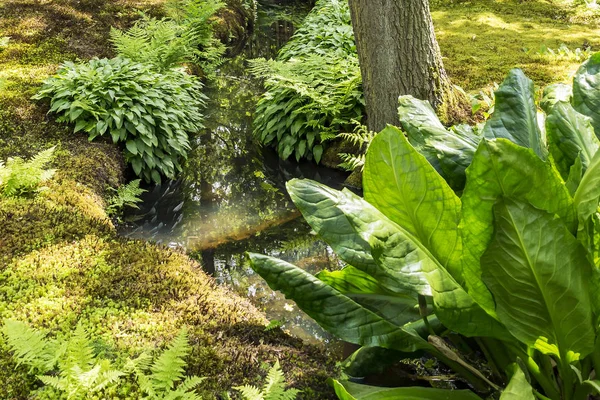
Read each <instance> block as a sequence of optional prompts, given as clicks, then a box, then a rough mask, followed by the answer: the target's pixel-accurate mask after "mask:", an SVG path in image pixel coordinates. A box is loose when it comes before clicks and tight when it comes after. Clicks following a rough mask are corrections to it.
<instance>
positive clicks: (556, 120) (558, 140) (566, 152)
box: [546, 102, 600, 180]
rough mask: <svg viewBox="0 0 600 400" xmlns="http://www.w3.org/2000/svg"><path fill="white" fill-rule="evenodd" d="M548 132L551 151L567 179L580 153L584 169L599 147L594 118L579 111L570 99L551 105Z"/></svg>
mask: <svg viewBox="0 0 600 400" xmlns="http://www.w3.org/2000/svg"><path fill="white" fill-rule="evenodd" d="M546 132H547V134H548V144H549V147H550V153H551V154H552V157H553V158H554V161H555V163H556V166H557V169H558V171H559V172H560V173H561V175H562V177H563V179H565V180H566V179H567V178H568V176H569V172H570V169H571V166H573V164H575V160H576V159H577V158H578V157H580V158H581V162H582V167H583V171H584V172H585V170H586V169H587V168H588V166H589V165H590V162H591V161H592V158H593V157H594V154H596V151H597V150H598V148H600V141H598V138H597V137H596V135H595V134H594V128H592V124H591V119H590V118H588V117H586V116H585V115H583V114H579V113H578V112H577V111H575V109H574V108H573V106H571V104H569V103H565V102H559V103H556V105H555V106H554V107H553V108H552V110H551V111H550V114H548V118H547V119H546Z"/></svg>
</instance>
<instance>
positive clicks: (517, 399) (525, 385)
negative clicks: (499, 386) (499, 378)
mask: <svg viewBox="0 0 600 400" xmlns="http://www.w3.org/2000/svg"><path fill="white" fill-rule="evenodd" d="M512 367H513V369H514V373H513V375H512V376H511V378H510V382H508V385H507V386H506V389H504V390H503V391H502V395H501V396H500V400H535V396H534V395H533V388H532V387H531V384H530V383H529V382H528V381H527V377H526V376H525V373H524V372H523V370H521V368H520V367H519V366H518V365H517V364H513V365H512Z"/></svg>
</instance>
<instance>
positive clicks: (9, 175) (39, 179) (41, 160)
mask: <svg viewBox="0 0 600 400" xmlns="http://www.w3.org/2000/svg"><path fill="white" fill-rule="evenodd" d="M55 149H56V147H51V148H49V149H47V150H44V151H41V152H39V153H38V154H37V155H35V156H34V157H33V158H32V159H31V160H29V161H25V160H24V159H22V158H20V157H14V158H9V159H8V160H7V162H6V165H4V164H3V163H2V162H1V161H0V194H1V195H2V196H4V197H15V196H27V195H31V194H33V193H35V192H38V191H40V190H43V189H44V188H43V187H42V186H41V185H42V184H43V183H44V182H46V181H48V180H49V179H50V178H52V176H54V173H55V172H56V170H55V169H49V168H47V166H48V164H49V163H50V162H51V161H52V158H53V157H54V150H55Z"/></svg>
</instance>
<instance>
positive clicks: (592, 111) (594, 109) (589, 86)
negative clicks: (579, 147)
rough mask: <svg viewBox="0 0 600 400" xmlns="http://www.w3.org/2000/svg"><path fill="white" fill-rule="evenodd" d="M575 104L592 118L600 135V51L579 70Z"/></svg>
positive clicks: (575, 83)
mask: <svg viewBox="0 0 600 400" xmlns="http://www.w3.org/2000/svg"><path fill="white" fill-rule="evenodd" d="M573 106H574V107H575V109H576V110H577V111H579V112H580V113H582V114H584V115H587V116H588V117H590V118H592V125H593V126H594V129H595V131H596V135H600V53H596V54H594V55H593V56H592V57H591V58H590V59H589V60H587V61H586V62H584V63H583V64H582V65H581V67H579V69H578V70H577V73H576V74H575V78H574V79H573Z"/></svg>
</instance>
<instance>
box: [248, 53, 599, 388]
mask: <svg viewBox="0 0 600 400" xmlns="http://www.w3.org/2000/svg"><path fill="white" fill-rule="evenodd" d="M599 66H600V55H595V56H594V57H592V58H591V59H590V60H589V61H587V62H586V63H585V64H584V65H583V66H582V67H581V68H580V70H579V71H578V73H577V76H576V77H575V84H574V87H573V90H572V92H573V94H572V95H571V94H570V91H569V90H566V89H565V88H564V87H559V88H556V87H555V88H550V89H548V90H547V91H546V93H545V97H544V101H543V102H542V104H543V105H544V108H545V109H546V111H547V113H548V117H547V118H546V122H545V127H544V128H545V129H542V127H540V125H539V122H538V121H540V118H538V115H537V114H538V111H537V109H536V105H535V103H534V100H533V99H534V96H533V84H532V83H531V81H530V80H529V79H528V78H527V77H525V75H524V74H523V73H522V72H521V71H519V70H513V71H511V73H510V75H509V77H508V78H507V80H506V81H505V82H504V83H503V84H502V85H501V86H500V88H499V90H498V92H497V93H496V107H495V111H494V114H493V115H492V117H491V118H490V119H489V120H488V121H487V123H486V125H485V126H484V127H483V129H482V130H481V135H479V134H476V133H475V132H476V131H469V130H467V129H465V130H462V133H461V134H456V133H452V132H450V131H448V130H446V129H445V128H444V126H443V125H441V124H440V123H439V121H438V120H437V118H436V117H435V114H434V113H433V112H432V111H431V108H430V107H429V106H428V105H427V104H426V103H423V102H421V101H419V100H415V99H411V98H408V97H402V98H401V99H400V110H399V111H400V116H401V121H402V126H403V128H404V130H405V131H406V136H405V134H404V133H403V132H402V131H401V130H400V129H398V128H396V127H392V126H388V127H387V128H386V129H384V130H383V131H382V132H381V133H379V134H378V135H377V136H376V137H375V139H374V140H373V142H372V143H371V145H370V147H369V150H368V152H367V155H366V161H365V167H364V175H363V189H364V198H363V197H360V196H358V195H356V194H354V193H352V192H350V191H348V190H346V189H344V190H342V191H337V190H334V189H331V188H328V187H326V186H324V185H322V184H320V183H317V182H314V181H310V180H292V181H290V182H288V184H287V187H288V191H289V193H290V195H291V197H292V200H293V201H294V203H295V204H296V206H297V207H298V208H299V209H300V211H301V212H302V214H303V216H304V218H305V219H306V220H307V222H308V223H309V224H310V225H311V227H312V228H313V230H314V231H315V232H316V233H317V234H318V235H319V236H320V237H321V238H322V239H323V240H325V241H326V242H327V243H328V244H329V245H330V246H331V248H332V249H333V250H334V251H335V252H336V253H337V255H338V256H339V257H340V259H341V260H343V261H344V262H345V263H346V265H347V266H346V267H345V268H343V269H342V270H339V271H323V272H321V273H319V274H317V275H316V276H313V275H311V274H309V273H307V272H305V271H304V270H302V269H300V268H298V267H295V266H294V265H291V264H289V263H286V262H284V261H281V260H278V259H275V258H271V257H268V256H264V255H259V254H250V259H251V263H252V266H253V268H254V270H255V271H257V272H258V273H259V274H260V275H261V276H262V277H263V278H264V279H265V280H266V281H267V282H268V283H269V285H270V286H271V287H272V288H273V289H276V290H280V291H281V292H283V293H284V294H285V295H286V296H287V297H288V298H291V299H293V300H294V301H295V302H296V303H297V304H298V306H299V307H300V308H301V309H302V310H304V311H305V312H306V313H307V314H308V315H310V316H311V317H312V318H314V319H315V320H316V321H317V322H318V323H319V324H320V325H321V326H322V327H323V328H325V329H326V330H328V331H329V332H331V333H332V334H334V335H336V336H338V337H339V338H340V339H342V340H345V341H347V342H350V343H355V344H358V345H361V346H362V347H361V348H360V349H359V350H358V351H357V353H355V354H354V355H353V356H352V357H350V359H349V362H348V363H349V364H350V367H356V365H354V366H353V365H352V363H353V362H355V361H356V360H359V359H361V358H363V359H364V357H362V356H361V354H362V355H364V353H368V352H374V353H375V352H377V354H379V356H378V357H377V361H378V362H380V363H382V364H383V363H393V362H394V361H397V360H399V359H402V358H408V357H411V354H412V355H414V356H415V357H419V356H421V355H422V354H423V353H426V354H428V355H429V356H433V357H435V358H436V359H437V360H438V361H440V362H441V363H443V364H445V365H446V366H447V367H449V368H451V369H452V370H454V371H455V372H456V373H457V374H458V375H459V376H460V377H461V379H462V380H463V382H464V383H466V384H465V385H463V386H462V387H464V389H463V390H454V391H451V390H443V389H439V388H426V387H400V388H381V387H371V386H366V385H359V384H356V383H351V382H348V381H342V382H338V381H332V384H333V386H334V389H335V391H336V393H337V394H338V396H339V398H340V399H368V400H375V399H417V398H418V399H450V400H451V399H467V400H470V399H482V398H488V397H489V398H498V397H499V398H500V399H501V400H511V399H515V400H521V399H527V400H530V399H531V400H533V399H536V398H538V399H551V400H561V399H567V400H583V399H587V398H588V397H589V395H592V394H594V393H597V391H598V389H600V381H596V380H595V379H597V376H598V373H597V372H596V371H598V372H600V340H599V339H600V338H599V335H600V328H599V325H598V323H599V319H598V317H599V316H600V290H599V289H600V288H599V286H600V274H599V272H598V268H599V266H600V262H599V259H598V250H599V242H600V219H599V214H598V203H599V199H600V152H598V151H597V150H598V147H600V144H599V142H598V138H597V135H598V134H600V131H598V128H597V126H598V122H600V114H598V113H597V112H598V110H599V109H600V107H595V104H598V101H600V68H599ZM595 127H596V130H594V129H595ZM546 136H547V137H546ZM457 193H460V197H459V195H457ZM465 344H466V345H467V346H465ZM465 347H467V348H468V347H470V348H471V349H472V350H473V351H472V354H468V356H469V357H467V354H466V353H467V352H466V350H465ZM473 354H479V355H480V357H481V358H483V359H484V360H482V361H483V362H482V363H475V364H474V362H473ZM483 363H485V364H487V367H485V368H482V367H481V365H483ZM357 369H360V368H349V369H347V372H348V373H350V372H349V370H353V371H356V370H357ZM359 372H360V371H359ZM490 396H492V397H490Z"/></svg>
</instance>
